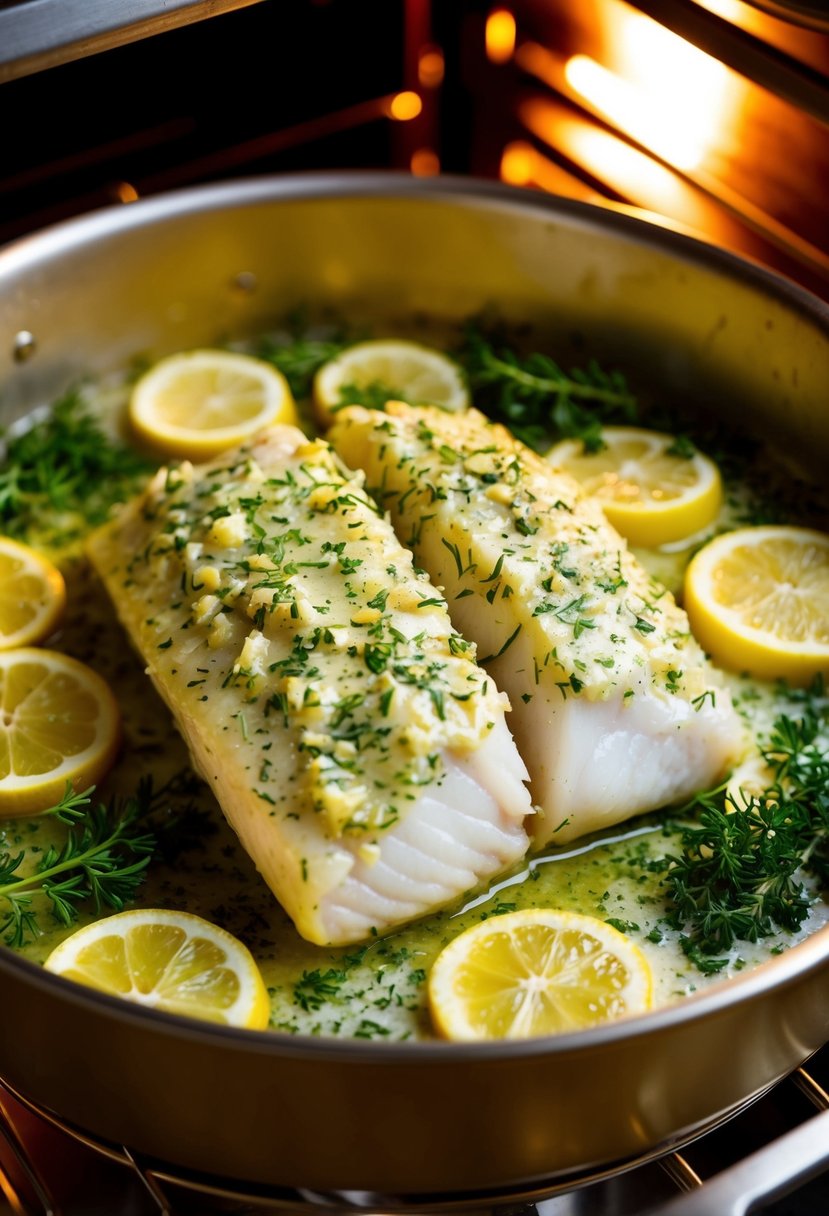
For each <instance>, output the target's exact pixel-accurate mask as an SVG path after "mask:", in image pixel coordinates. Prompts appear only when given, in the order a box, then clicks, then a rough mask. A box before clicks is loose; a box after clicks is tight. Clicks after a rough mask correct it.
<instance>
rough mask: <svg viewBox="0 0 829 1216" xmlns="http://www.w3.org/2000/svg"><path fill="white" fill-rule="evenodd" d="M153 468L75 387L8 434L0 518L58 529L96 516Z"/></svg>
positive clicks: (21, 528) (14, 529)
mask: <svg viewBox="0 0 829 1216" xmlns="http://www.w3.org/2000/svg"><path fill="white" fill-rule="evenodd" d="M151 468H152V465H151V464H149V463H148V462H147V461H146V460H145V459H144V458H143V457H142V456H140V455H139V454H138V453H137V452H135V451H133V450H132V449H130V448H128V447H126V446H124V445H122V444H119V443H115V442H113V441H112V440H111V439H110V438H109V437H108V436H107V435H106V434H105V433H104V431H103V430H102V429H101V427H100V426H99V425H98V422H97V421H96V420H95V418H94V417H93V416H92V414H91V413H90V412H89V410H88V407H87V406H86V404H85V402H84V399H83V397H82V395H81V393H80V392H79V391H78V390H77V389H73V390H71V391H69V392H68V393H66V394H65V395H64V396H63V397H61V398H60V400H58V401H56V402H55V404H54V405H53V407H52V408H51V410H50V411H49V413H48V414H47V415H46V416H45V417H44V418H42V419H41V420H40V421H39V422H37V423H35V424H34V426H31V427H29V429H28V430H26V431H23V432H21V433H20V434H17V435H14V436H12V437H11V438H9V439H7V440H6V444H5V453H4V454H3V455H2V457H0V526H2V529H3V531H5V532H6V533H7V534H11V535H13V536H26V535H27V534H28V533H29V532H30V531H32V530H33V529H38V530H40V531H42V530H43V528H44V520H45V521H46V524H47V527H52V528H53V529H55V530H58V531H60V532H61V533H65V532H67V531H71V529H72V527H73V526H75V527H79V526H80V525H81V524H85V525H94V524H97V523H102V522H103V521H104V520H105V519H106V517H107V514H108V512H109V509H110V507H111V506H112V504H113V503H115V502H121V501H123V500H124V499H126V498H127V497H129V495H130V494H131V493H133V492H134V491H135V489H136V488H137V486H138V484H139V482H140V480H141V479H142V478H143V477H145V476H146V475H147V474H148V473H149V472H150V470H151ZM67 517H69V522H67ZM72 521H74V525H73V522H72Z"/></svg>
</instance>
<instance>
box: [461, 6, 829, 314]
mask: <svg viewBox="0 0 829 1216" xmlns="http://www.w3.org/2000/svg"><path fill="white" fill-rule="evenodd" d="M785 7H786V6H784V5H765V4H764V5H755V4H748V3H743V2H742V0H699V2H697V3H694V2H691V0H647V2H643V3H626V2H624V0H578V2H576V0H555V2H552V3H534V2H529V3H523V4H515V5H513V6H512V8H511V9H506V8H497V9H492V10H490V12H489V14H488V17H487V21H486V38H485V44H486V54H487V56H488V58H489V60H490V63H491V68H492V73H493V74H496V73H499V72H500V73H501V74H502V75H503V74H504V73H506V72H508V73H509V76H510V89H509V91H510V98H511V106H512V115H513V118H514V128H515V135H514V138H511V139H508V140H507V141H506V142H505V144H504V147H503V151H502V154H501V159H500V164H499V167H498V168H499V173H500V176H501V178H502V179H503V180H504V181H507V182H511V183H513V184H516V185H523V186H530V187H536V188H540V189H542V190H549V191H551V192H553V193H557V194H566V195H571V196H573V197H577V198H583V199H587V200H589V201H592V202H601V203H603V204H604V205H606V206H616V207H622V208H626V209H634V210H635V211H637V212H639V213H642V212H644V213H646V214H648V215H649V216H650V217H652V218H653V217H655V218H658V219H660V220H662V221H665V222H668V223H669V224H671V225H673V226H680V227H682V228H684V229H686V230H690V231H691V232H692V233H696V234H698V235H702V236H703V237H704V238H706V239H708V240H711V241H713V242H715V243H716V244H719V245H723V246H725V247H726V248H730V249H733V250H735V251H736V252H739V253H741V254H744V255H747V256H749V257H752V258H754V259H756V260H759V261H762V262H764V263H765V264H766V265H771V266H772V267H773V268H775V269H777V270H780V271H782V272H783V273H784V274H787V275H788V276H789V277H792V278H795V279H797V280H799V281H800V282H802V283H804V285H806V286H808V287H809V288H810V289H811V290H813V291H815V292H816V293H817V294H820V295H823V296H826V295H827V294H829V224H827V212H826V206H825V185H826V182H827V181H829V131H827V125H828V124H829V33H827V31H829V13H827V11H826V10H825V9H824V11H823V17H822V18H819V17H818V16H815V15H810V16H808V17H807V16H805V15H804V14H803V13H802V12H795V11H794V10H796V9H797V8H798V7H800V8H801V9H802V8H803V7H804V6H796V5H791V6H789V7H790V9H791V10H792V11H791V12H790V13H789V14H788V17H789V19H788V20H785V21H784V20H782V19H781V17H780V16H779V15H776V16H773V15H771V14H770V13H769V12H766V11H762V10H765V9H772V10H774V9H776V10H783V9H784V8H785ZM815 12H817V10H815Z"/></svg>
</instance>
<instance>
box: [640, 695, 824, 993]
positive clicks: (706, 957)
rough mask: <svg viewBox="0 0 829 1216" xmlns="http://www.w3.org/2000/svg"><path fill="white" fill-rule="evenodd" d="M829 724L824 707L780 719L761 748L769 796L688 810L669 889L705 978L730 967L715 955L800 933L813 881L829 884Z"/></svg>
mask: <svg viewBox="0 0 829 1216" xmlns="http://www.w3.org/2000/svg"><path fill="white" fill-rule="evenodd" d="M826 725H827V712H826V708H825V705H820V703H819V701H818V699H817V698H814V699H813V700H812V702H811V704H809V705H807V706H806V708H805V710H804V713H803V715H802V716H801V717H799V718H792V717H790V716H788V715H786V714H782V715H780V716H779V717H778V718H777V719H776V720H775V723H774V727H773V730H772V733H771V736H770V738H769V740H768V743H767V744H766V746H765V747H764V748H763V749H762V755H763V758H764V760H765V762H766V764H767V765H768V767H769V769H770V770H771V773H772V780H771V781H770V783H769V785H768V787H767V788H766V789H764V790H763V791H762V792H761V793H760V794H759V795H758V796H752V795H749V794H747V793H745V792H742V791H741V792H740V794H739V796H736V795H733V794H731V793H729V792H728V791H727V789H726V787H725V786H721V787H719V788H718V789H716V790H713V791H711V792H709V793H707V794H703V795H700V796H699V797H697V798H695V799H694V801H693V802H692V803H690V804H689V805H688V807H686V808H684V809H685V810H686V811H687V812H689V813H695V814H696V816H697V821H696V823H695V824H694V825H687V824H686V825H685V826H683V827H682V828H681V831H680V845H681V851H680V853H679V855H678V856H669V857H667V858H666V859H665V864H666V866H667V869H666V874H665V879H664V881H665V885H666V887H667V891H668V895H669V898H670V901H671V908H672V910H671V915H670V917H669V920H670V923H671V924H673V926H674V927H675V928H679V929H681V930H682V931H683V936H682V939H681V941H682V945H683V948H684V950H685V952H686V954H687V955H688V956H689V958H691V960H692V961H693V962H695V963H696V965H697V966H698V967H699V968H700V969H701V970H703V971H718V970H721V969H722V967H724V966H725V965H726V964H727V961H728V960H727V959H726V958H715V957H713V956H715V955H717V954H720V953H722V952H723V951H728V950H730V949H731V948H732V947H733V946H734V944H735V943H736V942H737V941H749V942H756V941H758V940H759V939H760V938H763V937H768V936H770V935H771V934H773V933H775V932H778V931H779V930H784V931H790V932H792V931H794V930H796V929H798V928H799V927H800V926H801V925H802V924H803V922H804V920H805V919H806V917H807V915H808V912H809V906H810V902H811V899H810V894H809V891H808V890H807V888H806V885H805V883H804V874H807V873H809V874H812V875H814V876H815V877H816V878H817V880H818V882H819V884H820V885H821V886H824V887H825V886H826V885H827V884H829V751H828V750H827V749H826V745H825V735H824V732H825V729H826ZM822 739H823V740H824V742H823V743H821V740H822Z"/></svg>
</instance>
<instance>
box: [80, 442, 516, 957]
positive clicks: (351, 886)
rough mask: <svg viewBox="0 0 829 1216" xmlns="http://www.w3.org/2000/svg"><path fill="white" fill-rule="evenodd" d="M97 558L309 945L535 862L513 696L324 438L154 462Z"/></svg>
mask: <svg viewBox="0 0 829 1216" xmlns="http://www.w3.org/2000/svg"><path fill="white" fill-rule="evenodd" d="M88 555H89V557H90V560H91V561H92V563H93V565H94V566H95V568H96V570H97V571H98V573H99V575H100V577H101V579H102V580H103V582H104V585H105V587H106V589H107V591H108V593H109V596H110V598H111V599H112V602H113V604H114V606H115V608H116V611H117V613H118V615H119V617H120V620H121V622H122V623H123V625H124V626H125V628H126V630H127V632H128V634H129V636H130V638H131V639H132V642H133V643H134V645H135V647H136V649H137V650H138V651H139V653H140V654H141V656H142V657H143V660H144V662H145V663H146V668H147V673H148V674H149V676H150V677H151V679H152V681H153V683H154V685H155V687H156V688H157V689H158V691H159V693H160V694H161V696H162V698H163V699H164V701H165V702H166V703H167V705H168V706H169V708H170V710H171V711H172V714H173V717H174V720H175V722H176V724H177V726H178V729H179V730H180V732H181V734H182V735H183V737H184V739H185V740H186V742H187V744H188V746H189V748H190V752H191V756H192V761H193V765H194V767H195V769H196V771H197V772H199V773H200V775H201V776H202V777H203V778H204V780H205V781H206V782H208V783H209V785H210V786H211V787H212V789H213V791H214V793H215V795H216V798H217V800H218V802H219V805H220V806H221V808H222V810H223V811H224V814H225V816H226V817H227V819H228V820H229V822H230V824H231V826H232V827H233V828H234V830H235V831H236V833H237V835H238V837H239V839H240V841H241V843H242V845H243V846H244V848H245V849H246V851H247V852H248V853H249V855H250V856H251V858H252V859H253V861H254V862H255V864H256V866H257V868H258V870H259V871H260V873H261V875H262V877H263V878H264V880H265V882H266V883H267V884H268V886H269V887H270V888H271V890H272V891H273V893H274V895H275V896H276V898H277V899H278V900H279V902H280V903H281V904H282V906H283V907H284V908H285V910H286V911H287V912H288V914H289V915H290V917H291V918H292V920H293V921H294V923H295V925H296V927H297V929H298V930H299V932H300V933H301V934H302V935H303V937H305V938H307V939H308V940H310V941H312V942H316V943H318V944H320V945H323V944H346V943H352V942H357V941H361V940H363V939H365V938H367V937H369V936H371V935H372V934H373V933H375V932H378V933H379V932H383V931H385V930H387V929H389V928H391V927H392V926H394V925H399V924H402V923H404V922H407V921H409V920H412V919H415V918H417V917H420V916H422V915H424V914H425V913H427V912H429V911H431V910H432V909H434V908H437V907H440V906H443V905H445V904H447V903H449V902H450V901H452V900H453V899H455V898H456V897H457V896H459V895H460V894H462V893H464V892H465V891H468V890H470V889H472V888H474V887H475V886H477V885H478V884H480V882H481V881H482V880H484V879H486V878H488V877H490V876H491V875H493V874H496V873H498V872H500V871H502V870H504V869H506V868H508V867H510V866H511V865H513V864H514V863H515V862H516V861H518V860H519V859H520V858H521V857H522V856H523V855H524V854H525V852H526V851H527V848H528V837H527V833H526V830H525V826H524V824H525V820H526V817H527V815H528V814H530V813H531V809H532V807H531V802H530V797H529V792H528V789H527V785H526V780H527V772H526V769H525V767H524V764H523V762H522V761H521V759H520V757H519V754H518V751H517V749H516V747H515V744H514V742H513V740H512V737H511V735H510V732H509V729H508V727H507V725H506V720H505V710H506V709H508V703H507V700H506V697H505V696H504V695H503V694H502V693H500V692H499V691H498V690H497V688H496V686H495V684H494V682H493V680H492V678H491V677H490V676H489V675H488V674H487V673H486V672H484V670H483V669H482V668H481V667H479V666H478V664H477V663H476V662H475V650H474V646H473V645H471V644H469V643H468V642H466V641H465V640H464V639H463V638H462V637H461V636H459V634H458V633H457V632H456V631H455V630H454V628H453V627H452V624H451V622H450V619H449V614H448V612H447V608H446V603H445V601H444V598H443V596H442V595H440V593H439V592H438V591H436V590H435V588H434V587H433V586H432V585H431V583H430V582H429V580H428V577H427V576H426V575H425V574H423V573H422V572H420V571H417V570H415V569H414V567H413V564H412V556H411V554H410V553H409V552H408V551H407V550H406V549H404V548H403V547H402V546H401V545H400V543H399V542H398V540H397V538H396V537H395V534H394V532H393V530H392V527H391V525H390V524H389V523H388V522H387V521H386V520H385V519H384V517H383V515H382V513H380V512H379V511H378V508H377V506H376V504H375V503H374V502H373V501H372V500H371V499H370V498H369V496H368V495H367V494H366V491H365V488H364V478H363V475H362V474H361V473H360V474H355V473H352V472H351V471H350V470H348V469H346V468H344V467H343V466H342V465H341V464H340V462H339V460H338V459H337V457H336V456H335V454H334V453H333V452H332V451H331V449H330V448H329V446H328V445H327V444H326V443H325V442H323V441H320V440H317V441H309V440H307V439H306V437H305V436H304V435H303V434H302V433H301V432H300V431H298V430H296V429H295V428H293V427H275V428H273V429H271V430H270V431H268V432H266V433H263V434H262V435H261V436H259V437H257V439H256V440H255V441H254V442H253V443H252V444H250V445H249V446H247V447H243V448H240V449H238V450H236V451H235V452H233V453H231V454H229V455H225V456H224V457H223V458H222V459H220V460H217V461H213V462H211V463H210V464H207V465H201V466H196V467H194V466H192V465H190V464H187V463H183V464H180V465H174V466H171V467H170V468H165V469H161V470H160V471H159V472H158V474H157V475H156V476H155V477H154V479H153V480H152V482H151V483H150V485H149V487H148V489H147V490H146V492H145V493H144V494H143V495H142V496H140V497H139V498H138V499H136V500H135V501H133V502H132V503H130V504H128V505H127V506H126V507H125V508H123V509H122V511H121V512H120V513H119V515H118V516H117V517H116V518H115V519H114V520H113V521H112V522H110V523H107V524H106V525H104V527H103V528H101V529H99V530H98V531H97V532H96V533H95V534H94V535H93V537H92V538H91V539H90V542H89V544H88Z"/></svg>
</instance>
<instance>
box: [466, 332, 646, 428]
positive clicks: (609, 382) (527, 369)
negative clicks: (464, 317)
mask: <svg viewBox="0 0 829 1216" xmlns="http://www.w3.org/2000/svg"><path fill="white" fill-rule="evenodd" d="M457 357H458V359H459V361H460V363H461V364H462V366H463V367H464V369H465V371H466V375H467V378H468V380H469V385H470V389H471V391H472V394H473V398H474V401H475V405H476V406H477V407H478V408H479V409H481V410H482V411H483V412H484V413H486V414H488V415H489V416H490V417H493V418H496V419H498V420H499V421H501V422H504V423H505V424H506V425H507V426H508V427H509V428H510V430H512V431H513V433H514V434H515V435H516V436H517V437H518V438H519V439H521V440H523V442H525V443H527V444H529V446H530V447H533V448H535V449H536V450H537V451H543V450H545V449H546V448H548V447H549V446H550V444H551V443H552V442H554V441H555V440H556V439H558V438H576V439H581V440H582V442H583V443H584V446H585V449H586V450H587V451H589V452H595V451H598V450H599V449H600V448H601V447H602V446H603V444H602V438H601V428H602V426H607V425H609V424H611V423H628V424H629V423H632V422H635V421H636V420H637V419H638V416H639V407H638V403H637V399H636V397H635V396H634V394H633V393H632V392H631V391H630V389H629V388H628V385H627V381H626V379H625V377H624V376H623V375H622V373H621V372H619V371H610V372H608V371H604V370H603V369H602V368H601V367H600V366H599V364H598V363H597V362H596V360H595V359H591V360H590V361H589V362H588V363H587V365H586V366H585V367H583V368H575V369H573V370H572V371H570V372H565V371H564V370H563V369H562V368H561V367H560V366H559V365H558V363H556V362H555V360H553V359H552V358H550V356H549V355H544V354H529V355H523V356H522V355H519V354H517V353H516V352H515V351H514V350H512V349H509V348H508V347H506V346H503V345H499V344H497V343H496V341H494V340H491V339H490V338H488V337H487V336H486V335H485V334H484V333H483V332H482V330H480V329H479V328H478V327H477V326H476V325H475V324H471V325H469V326H467V328H466V330H465V335H464V341H463V344H462V346H461V347H460V349H459V351H458V352H457Z"/></svg>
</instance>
